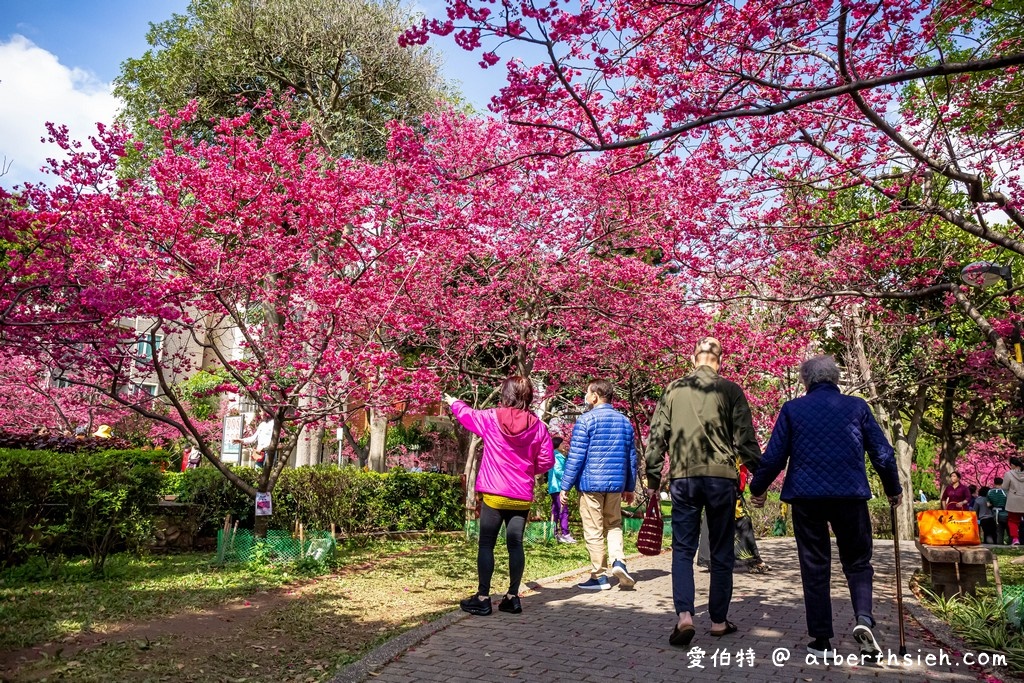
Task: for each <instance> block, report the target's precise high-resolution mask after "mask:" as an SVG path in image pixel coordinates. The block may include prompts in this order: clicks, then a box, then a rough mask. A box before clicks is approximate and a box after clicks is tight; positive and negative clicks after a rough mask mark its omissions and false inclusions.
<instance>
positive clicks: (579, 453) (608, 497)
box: [561, 379, 636, 591]
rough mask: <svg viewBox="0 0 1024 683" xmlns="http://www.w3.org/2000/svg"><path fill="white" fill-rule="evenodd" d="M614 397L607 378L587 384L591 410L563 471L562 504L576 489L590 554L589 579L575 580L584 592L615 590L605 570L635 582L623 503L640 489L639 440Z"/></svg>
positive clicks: (577, 428)
mask: <svg viewBox="0 0 1024 683" xmlns="http://www.w3.org/2000/svg"><path fill="white" fill-rule="evenodd" d="M613 397H614V391H613V389H612V383H611V382H609V381H608V380H606V379H595V380H594V381H593V382H591V383H590V384H588V385H587V393H586V396H585V399H584V400H586V402H587V404H588V405H590V406H591V410H590V411H588V412H586V413H583V415H581V416H580V418H579V419H578V420H576V424H575V425H574V426H573V428H572V439H571V441H570V443H569V455H568V456H566V459H565V472H564V473H563V474H562V493H561V497H562V505H565V504H566V502H567V501H566V499H567V497H568V495H569V491H570V490H572V489H573V488H574V487H575V488H576V489H578V490H579V492H580V519H581V521H582V522H583V541H584V543H586V545H587V553H588V554H589V555H590V578H589V579H588V580H586V581H584V582H582V583H580V584H577V588H580V589H582V590H591V591H600V590H609V589H611V585H610V584H609V583H608V577H607V576H606V575H605V573H606V571H607V572H608V573H610V574H611V575H612V576H614V577H615V578H616V579H618V581H619V586H620V587H623V588H630V587H632V586H633V584H634V583H636V582H635V581H634V579H633V577H632V576H630V575H629V572H628V571H627V569H626V555H625V552H624V551H623V547H622V503H623V501H625V502H626V503H631V502H633V492H634V489H635V488H636V440H635V436H634V432H633V424H632V423H631V422H630V421H629V418H627V417H626V416H625V415H623V414H622V413H620V412H619V411H617V410H615V408H613V407H612V398H613ZM606 545H607V548H608V550H607V553H606V552H605V546H606ZM609 568H610V571H609Z"/></svg>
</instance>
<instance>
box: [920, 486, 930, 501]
mask: <svg viewBox="0 0 1024 683" xmlns="http://www.w3.org/2000/svg"><path fill="white" fill-rule="evenodd" d="M921 502H922V503H927V502H928V496H926V495H924V489H921Z"/></svg>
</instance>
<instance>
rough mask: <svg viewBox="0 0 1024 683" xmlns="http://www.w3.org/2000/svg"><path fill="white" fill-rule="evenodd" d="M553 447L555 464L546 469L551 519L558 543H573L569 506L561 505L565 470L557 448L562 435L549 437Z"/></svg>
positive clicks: (560, 443) (563, 458) (563, 456)
mask: <svg viewBox="0 0 1024 683" xmlns="http://www.w3.org/2000/svg"><path fill="white" fill-rule="evenodd" d="M551 444H552V445H553V446H554V448H555V466H554V467H552V468H551V469H550V470H548V493H549V494H551V519H552V520H553V521H554V523H555V540H557V541H558V542H559V543H575V542H576V539H575V538H573V537H572V534H570V533H569V507H568V506H567V505H562V497H561V496H559V495H558V494H559V493H561V491H562V472H564V471H565V455H564V454H563V453H562V452H561V451H559V450H558V448H559V447H560V446H561V445H562V437H560V436H556V437H554V438H553V439H551Z"/></svg>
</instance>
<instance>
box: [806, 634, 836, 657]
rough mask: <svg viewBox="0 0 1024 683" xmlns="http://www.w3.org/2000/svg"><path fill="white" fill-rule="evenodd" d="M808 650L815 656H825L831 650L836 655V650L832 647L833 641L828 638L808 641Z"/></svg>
mask: <svg viewBox="0 0 1024 683" xmlns="http://www.w3.org/2000/svg"><path fill="white" fill-rule="evenodd" d="M807 651H808V652H809V653H811V654H812V655H814V656H815V657H825V656H826V655H827V654H828V653H829V652H831V653H833V656H834V655H835V650H833V649H832V643H831V642H830V641H829V639H828V638H815V639H814V640H812V641H811V642H809V643H807Z"/></svg>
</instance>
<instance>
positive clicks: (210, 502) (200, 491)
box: [163, 467, 276, 536]
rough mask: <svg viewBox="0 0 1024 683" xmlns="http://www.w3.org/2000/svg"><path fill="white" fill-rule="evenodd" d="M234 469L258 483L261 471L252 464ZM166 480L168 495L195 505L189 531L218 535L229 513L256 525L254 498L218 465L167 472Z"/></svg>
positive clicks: (244, 521) (243, 522)
mask: <svg viewBox="0 0 1024 683" xmlns="http://www.w3.org/2000/svg"><path fill="white" fill-rule="evenodd" d="M232 470H233V471H234V472H235V474H237V475H238V476H240V477H241V478H242V479H244V480H246V481H247V482H249V483H250V484H253V485H254V486H255V484H256V477H257V476H258V472H257V470H255V469H253V468H252V467H235V468H232ZM164 479H165V483H164V488H163V491H164V494H165V495H171V494H173V495H176V496H177V502H179V503H186V504H188V505H190V506H191V515H190V522H191V526H192V528H191V529H189V531H190V532H191V533H192V534H193V535H195V534H202V535H207V536H211V535H213V534H215V533H216V531H217V529H219V528H220V526H221V525H222V524H223V522H224V517H225V516H226V515H228V514H230V515H231V517H232V518H233V519H236V520H239V522H240V523H241V524H242V525H248V526H252V518H253V515H254V511H253V510H254V502H253V499H252V498H250V497H249V496H247V495H246V494H245V493H244V492H242V491H240V490H239V489H238V488H236V487H235V486H234V485H233V484H232V483H231V482H230V481H228V480H227V479H226V478H225V477H224V475H223V474H221V473H220V470H218V469H217V468H216V467H198V468H196V469H191V470H185V471H184V472H173V473H170V474H164ZM275 502H276V501H275Z"/></svg>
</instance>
